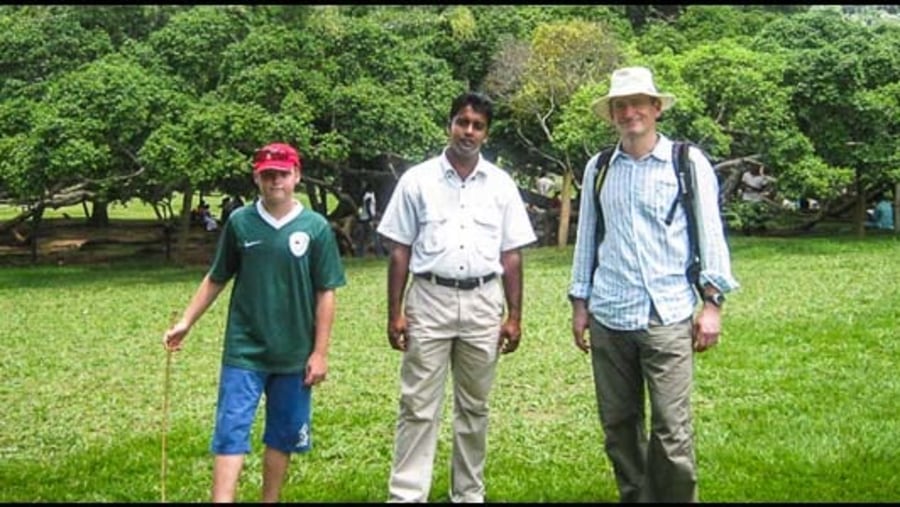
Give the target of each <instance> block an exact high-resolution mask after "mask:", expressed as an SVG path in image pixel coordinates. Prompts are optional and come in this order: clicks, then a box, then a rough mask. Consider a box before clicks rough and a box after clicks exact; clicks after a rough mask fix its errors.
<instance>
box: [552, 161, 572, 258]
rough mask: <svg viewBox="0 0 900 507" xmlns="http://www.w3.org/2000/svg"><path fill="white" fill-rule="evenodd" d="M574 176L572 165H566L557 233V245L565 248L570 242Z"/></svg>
mask: <svg viewBox="0 0 900 507" xmlns="http://www.w3.org/2000/svg"><path fill="white" fill-rule="evenodd" d="M572 178H573V173H572V169H571V168H570V167H566V169H565V171H563V183H562V192H560V197H559V198H560V200H561V202H560V203H559V228H558V229H557V235H556V246H557V247H558V248H565V246H566V245H568V244H569V217H571V216H572Z"/></svg>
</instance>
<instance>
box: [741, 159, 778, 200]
mask: <svg viewBox="0 0 900 507" xmlns="http://www.w3.org/2000/svg"><path fill="white" fill-rule="evenodd" d="M774 180H775V178H772V177H771V176H766V174H765V170H764V169H763V167H762V166H761V165H757V166H753V168H751V169H750V170H749V171H744V174H742V175H741V198H742V199H743V200H745V201H748V202H760V201H762V200H764V199H765V197H766V192H768V190H769V183H771V182H772V181H774Z"/></svg>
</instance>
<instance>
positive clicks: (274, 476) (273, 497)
mask: <svg viewBox="0 0 900 507" xmlns="http://www.w3.org/2000/svg"><path fill="white" fill-rule="evenodd" d="M290 462H291V455H290V454H288V453H285V452H281V451H279V450H277V449H273V448H271V447H269V446H266V452H265V455H264V457H263V487H262V501H263V502H265V503H275V502H277V501H278V497H279V496H281V486H282V484H284V476H285V474H286V472H287V468H288V463H290Z"/></svg>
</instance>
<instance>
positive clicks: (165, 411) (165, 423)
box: [159, 311, 178, 503]
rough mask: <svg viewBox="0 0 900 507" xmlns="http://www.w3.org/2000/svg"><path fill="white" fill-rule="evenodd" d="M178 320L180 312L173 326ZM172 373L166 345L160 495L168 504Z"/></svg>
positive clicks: (174, 315) (170, 358) (173, 316)
mask: <svg viewBox="0 0 900 507" xmlns="http://www.w3.org/2000/svg"><path fill="white" fill-rule="evenodd" d="M177 319H178V312H177V311H173V312H172V319H171V320H172V324H171V325H170V326H169V327H170V328H171V327H172V326H174V325H175V322H176V321H177ZM171 371H172V349H170V348H169V345H168V344H166V378H165V379H164V383H163V407H162V410H163V422H162V464H161V467H162V468H161V470H160V488H159V489H160V493H161V494H162V503H166V462H167V461H168V460H167V458H166V435H167V434H168V432H169V377H170V376H171Z"/></svg>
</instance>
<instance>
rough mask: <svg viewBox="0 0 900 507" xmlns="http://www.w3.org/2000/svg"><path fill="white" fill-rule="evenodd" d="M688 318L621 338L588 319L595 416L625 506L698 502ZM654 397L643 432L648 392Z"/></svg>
mask: <svg viewBox="0 0 900 507" xmlns="http://www.w3.org/2000/svg"><path fill="white" fill-rule="evenodd" d="M691 326H692V323H691V319H688V320H685V321H683V322H680V323H677V324H672V325H669V326H663V325H661V324H660V323H659V321H658V320H657V319H654V318H651V321H650V329H649V330H647V331H616V330H612V329H609V328H606V327H604V326H603V325H602V324H600V323H599V322H597V321H596V320H595V319H591V356H592V366H593V370H594V386H595V388H596V395H597V404H598V411H599V415H600V422H601V424H602V425H603V432H604V434H605V437H606V446H605V447H606V454H607V456H609V459H610V461H611V462H612V465H613V469H614V471H615V474H616V482H617V484H618V487H619V496H620V500H621V501H623V502H696V501H697V499H698V497H697V467H696V462H695V458H694V444H693V428H692V425H691V402H690V395H691V384H692V382H693V348H692V340H691ZM645 384H646V387H647V393H648V394H649V398H650V414H651V415H650V439H649V442H648V440H647V435H646V430H645V415H644V412H645V408H644V405H645V401H644V400H645V398H644V386H645Z"/></svg>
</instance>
